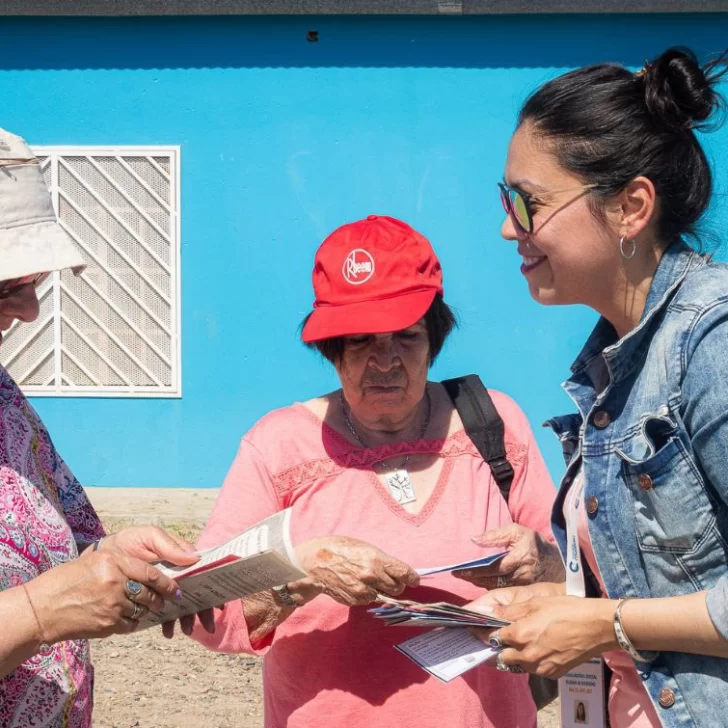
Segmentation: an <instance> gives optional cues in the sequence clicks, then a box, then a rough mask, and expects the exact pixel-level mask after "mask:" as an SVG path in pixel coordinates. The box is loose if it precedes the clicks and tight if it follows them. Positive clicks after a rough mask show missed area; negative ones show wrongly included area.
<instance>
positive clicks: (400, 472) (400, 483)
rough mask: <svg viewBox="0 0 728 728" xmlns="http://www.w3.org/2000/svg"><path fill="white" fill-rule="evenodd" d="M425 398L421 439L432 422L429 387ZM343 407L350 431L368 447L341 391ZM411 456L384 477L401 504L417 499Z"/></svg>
mask: <svg viewBox="0 0 728 728" xmlns="http://www.w3.org/2000/svg"><path fill="white" fill-rule="evenodd" d="M425 400H426V402H427V415H426V416H425V422H424V424H423V425H422V430H421V432H420V437H419V439H420V440H421V439H422V438H423V437H424V436H425V433H426V432H427V428H428V426H429V424H430V415H431V413H432V402H431V401H430V393H429V392H428V391H427V389H425ZM341 409H342V410H343V412H344V419H345V420H346V426H347V427H348V428H349V432H351V434H352V435H354V437H355V438H356V440H357V442H358V443H359V444H360V445H361V446H362V447H366V445H365V444H364V441H363V440H362V439H361V436H360V435H359V433H358V432H357V431H356V428H355V427H354V423H353V422H352V421H351V419H350V417H349V406H348V404H347V403H346V400H345V399H344V392H343V391H342V392H341ZM411 458H412V453H408V454H407V455H406V456H405V458H404V460H402V464H401V465H400V466H399V468H397V469H396V470H393V471H392V472H389V473H385V474H384V479H385V480H386V481H387V486H388V488H389V494H390V495H391V496H392V498H394V500H395V501H397V503H399V504H400V505H406V504H407V503H414V502H415V501H416V500H417V494H416V493H415V488H414V485H413V484H412V478H410V474H409V472H408V471H407V463H409V461H410V459H411ZM379 462H380V463H381V464H382V465H385V466H386V461H384V460H380V461H379Z"/></svg>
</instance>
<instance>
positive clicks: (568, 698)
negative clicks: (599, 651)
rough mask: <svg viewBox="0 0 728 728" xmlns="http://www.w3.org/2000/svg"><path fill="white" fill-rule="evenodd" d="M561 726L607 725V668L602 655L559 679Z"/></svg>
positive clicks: (600, 726)
mask: <svg viewBox="0 0 728 728" xmlns="http://www.w3.org/2000/svg"><path fill="white" fill-rule="evenodd" d="M559 695H560V696H561V726H562V728H584V726H588V728H605V725H606V718H605V716H606V705H605V702H604V669H603V667H602V661H601V659H600V658H599V657H595V658H593V659H591V660H590V661H589V662H586V663H584V664H583V665H579V666H578V667H575V668H574V669H573V670H572V671H571V672H569V673H567V674H566V675H564V677H562V678H561V679H560V680H559Z"/></svg>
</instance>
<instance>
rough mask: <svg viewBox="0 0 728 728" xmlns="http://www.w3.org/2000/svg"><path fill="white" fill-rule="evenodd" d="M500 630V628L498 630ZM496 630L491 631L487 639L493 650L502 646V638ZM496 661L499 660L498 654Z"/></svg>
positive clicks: (500, 648)
mask: <svg viewBox="0 0 728 728" xmlns="http://www.w3.org/2000/svg"><path fill="white" fill-rule="evenodd" d="M498 631H500V630H498ZM498 631H496V632H493V634H492V635H491V636H490V639H489V640H488V643H489V644H490V646H491V647H492V648H493V649H494V650H502V649H503V647H504V644H503V640H502V639H501V638H500V635H499V634H498ZM498 661H500V655H498ZM498 669H499V670H500V668H498Z"/></svg>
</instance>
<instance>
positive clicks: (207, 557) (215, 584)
mask: <svg viewBox="0 0 728 728" xmlns="http://www.w3.org/2000/svg"><path fill="white" fill-rule="evenodd" d="M199 554H200V559H199V561H197V563H195V564H193V565H192V566H187V567H180V566H173V565H171V564H166V563H157V567H158V568H159V569H160V571H162V572H163V573H165V574H167V575H169V576H171V577H172V578H173V579H175V580H176V581H177V583H178V584H179V587H180V590H181V591H182V598H181V599H180V600H179V601H166V602H165V603H164V607H163V608H162V610H161V611H159V612H147V614H145V615H144V616H143V617H142V618H141V619H140V620H139V629H145V628H147V627H153V626H154V625H157V624H162V623H163V622H168V621H171V620H175V619H179V618H180V617H184V616H186V615H189V614H194V613H195V612H199V611H200V610H202V609H209V608H210V607H219V606H222V605H223V604H225V603H227V602H230V601H233V600H234V599H240V598H241V597H245V596H248V595H250V594H255V593H256V592H260V591H263V590H265V589H270V588H271V587H274V586H278V585H280V584H286V583H288V582H289V581H295V580H296V579H301V578H303V577H304V576H305V574H304V572H303V571H301V570H300V569H299V568H298V566H297V564H296V555H295V552H294V550H293V546H292V545H291V540H290V509H289V510H285V511H279V512H278V513H275V514H274V515H272V516H269V517H268V518H266V519H264V520H263V521H260V522H259V523H256V524H255V525H254V526H251V527H250V528H248V529H247V530H245V531H243V533H240V534H238V535H237V536H235V537H234V538H232V539H230V540H229V541H227V542H226V543H224V544H222V545H221V546H218V547H216V548H212V549H207V550H205V551H201V552H199Z"/></svg>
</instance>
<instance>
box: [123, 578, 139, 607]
mask: <svg viewBox="0 0 728 728" xmlns="http://www.w3.org/2000/svg"><path fill="white" fill-rule="evenodd" d="M142 589H143V587H142V585H141V584H140V583H139V582H138V581H135V580H134V579H127V580H126V584H125V585H124V591H125V592H126V596H127V597H128V598H129V600H130V601H132V602H133V601H135V600H136V599H137V597H139V595H140V594H141V593H142Z"/></svg>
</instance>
